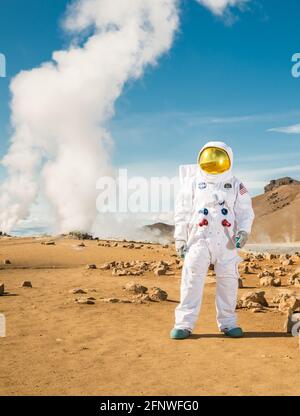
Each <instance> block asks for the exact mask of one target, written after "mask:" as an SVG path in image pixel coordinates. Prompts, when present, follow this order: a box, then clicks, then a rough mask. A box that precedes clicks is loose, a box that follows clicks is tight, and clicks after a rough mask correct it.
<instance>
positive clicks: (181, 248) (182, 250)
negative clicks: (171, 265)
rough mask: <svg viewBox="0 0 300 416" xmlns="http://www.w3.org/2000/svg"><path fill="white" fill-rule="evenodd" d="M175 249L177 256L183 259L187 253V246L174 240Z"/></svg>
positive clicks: (181, 241) (182, 241)
mask: <svg viewBox="0 0 300 416" xmlns="http://www.w3.org/2000/svg"><path fill="white" fill-rule="evenodd" d="M175 248H176V251H177V254H178V255H179V256H180V257H181V258H184V256H185V253H186V251H187V244H186V242H185V241H184V240H176V241H175Z"/></svg>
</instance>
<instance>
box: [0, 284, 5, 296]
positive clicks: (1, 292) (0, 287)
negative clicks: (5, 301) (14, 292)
mask: <svg viewBox="0 0 300 416" xmlns="http://www.w3.org/2000/svg"><path fill="white" fill-rule="evenodd" d="M4 293H5V291H4V283H0V296H3V295H4Z"/></svg>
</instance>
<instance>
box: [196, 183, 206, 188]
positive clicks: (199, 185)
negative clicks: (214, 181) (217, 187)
mask: <svg viewBox="0 0 300 416" xmlns="http://www.w3.org/2000/svg"><path fill="white" fill-rule="evenodd" d="M206 187H207V184H206V182H199V183H198V188H199V189H205V188H206Z"/></svg>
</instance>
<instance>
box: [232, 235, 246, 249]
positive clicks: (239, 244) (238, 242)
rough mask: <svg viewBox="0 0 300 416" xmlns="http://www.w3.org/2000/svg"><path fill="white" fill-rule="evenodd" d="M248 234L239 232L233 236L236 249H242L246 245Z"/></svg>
mask: <svg viewBox="0 0 300 416" xmlns="http://www.w3.org/2000/svg"><path fill="white" fill-rule="evenodd" d="M247 240H248V233H246V231H239V232H238V233H237V235H236V236H235V246H236V248H243V247H244V245H245V244H246V243H247Z"/></svg>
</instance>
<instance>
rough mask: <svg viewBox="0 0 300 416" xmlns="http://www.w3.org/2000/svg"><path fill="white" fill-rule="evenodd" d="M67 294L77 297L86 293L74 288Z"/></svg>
mask: <svg viewBox="0 0 300 416" xmlns="http://www.w3.org/2000/svg"><path fill="white" fill-rule="evenodd" d="M69 293H72V294H73V295H78V294H86V291H85V290H83V289H80V288H75V289H71V290H70V291H69Z"/></svg>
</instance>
